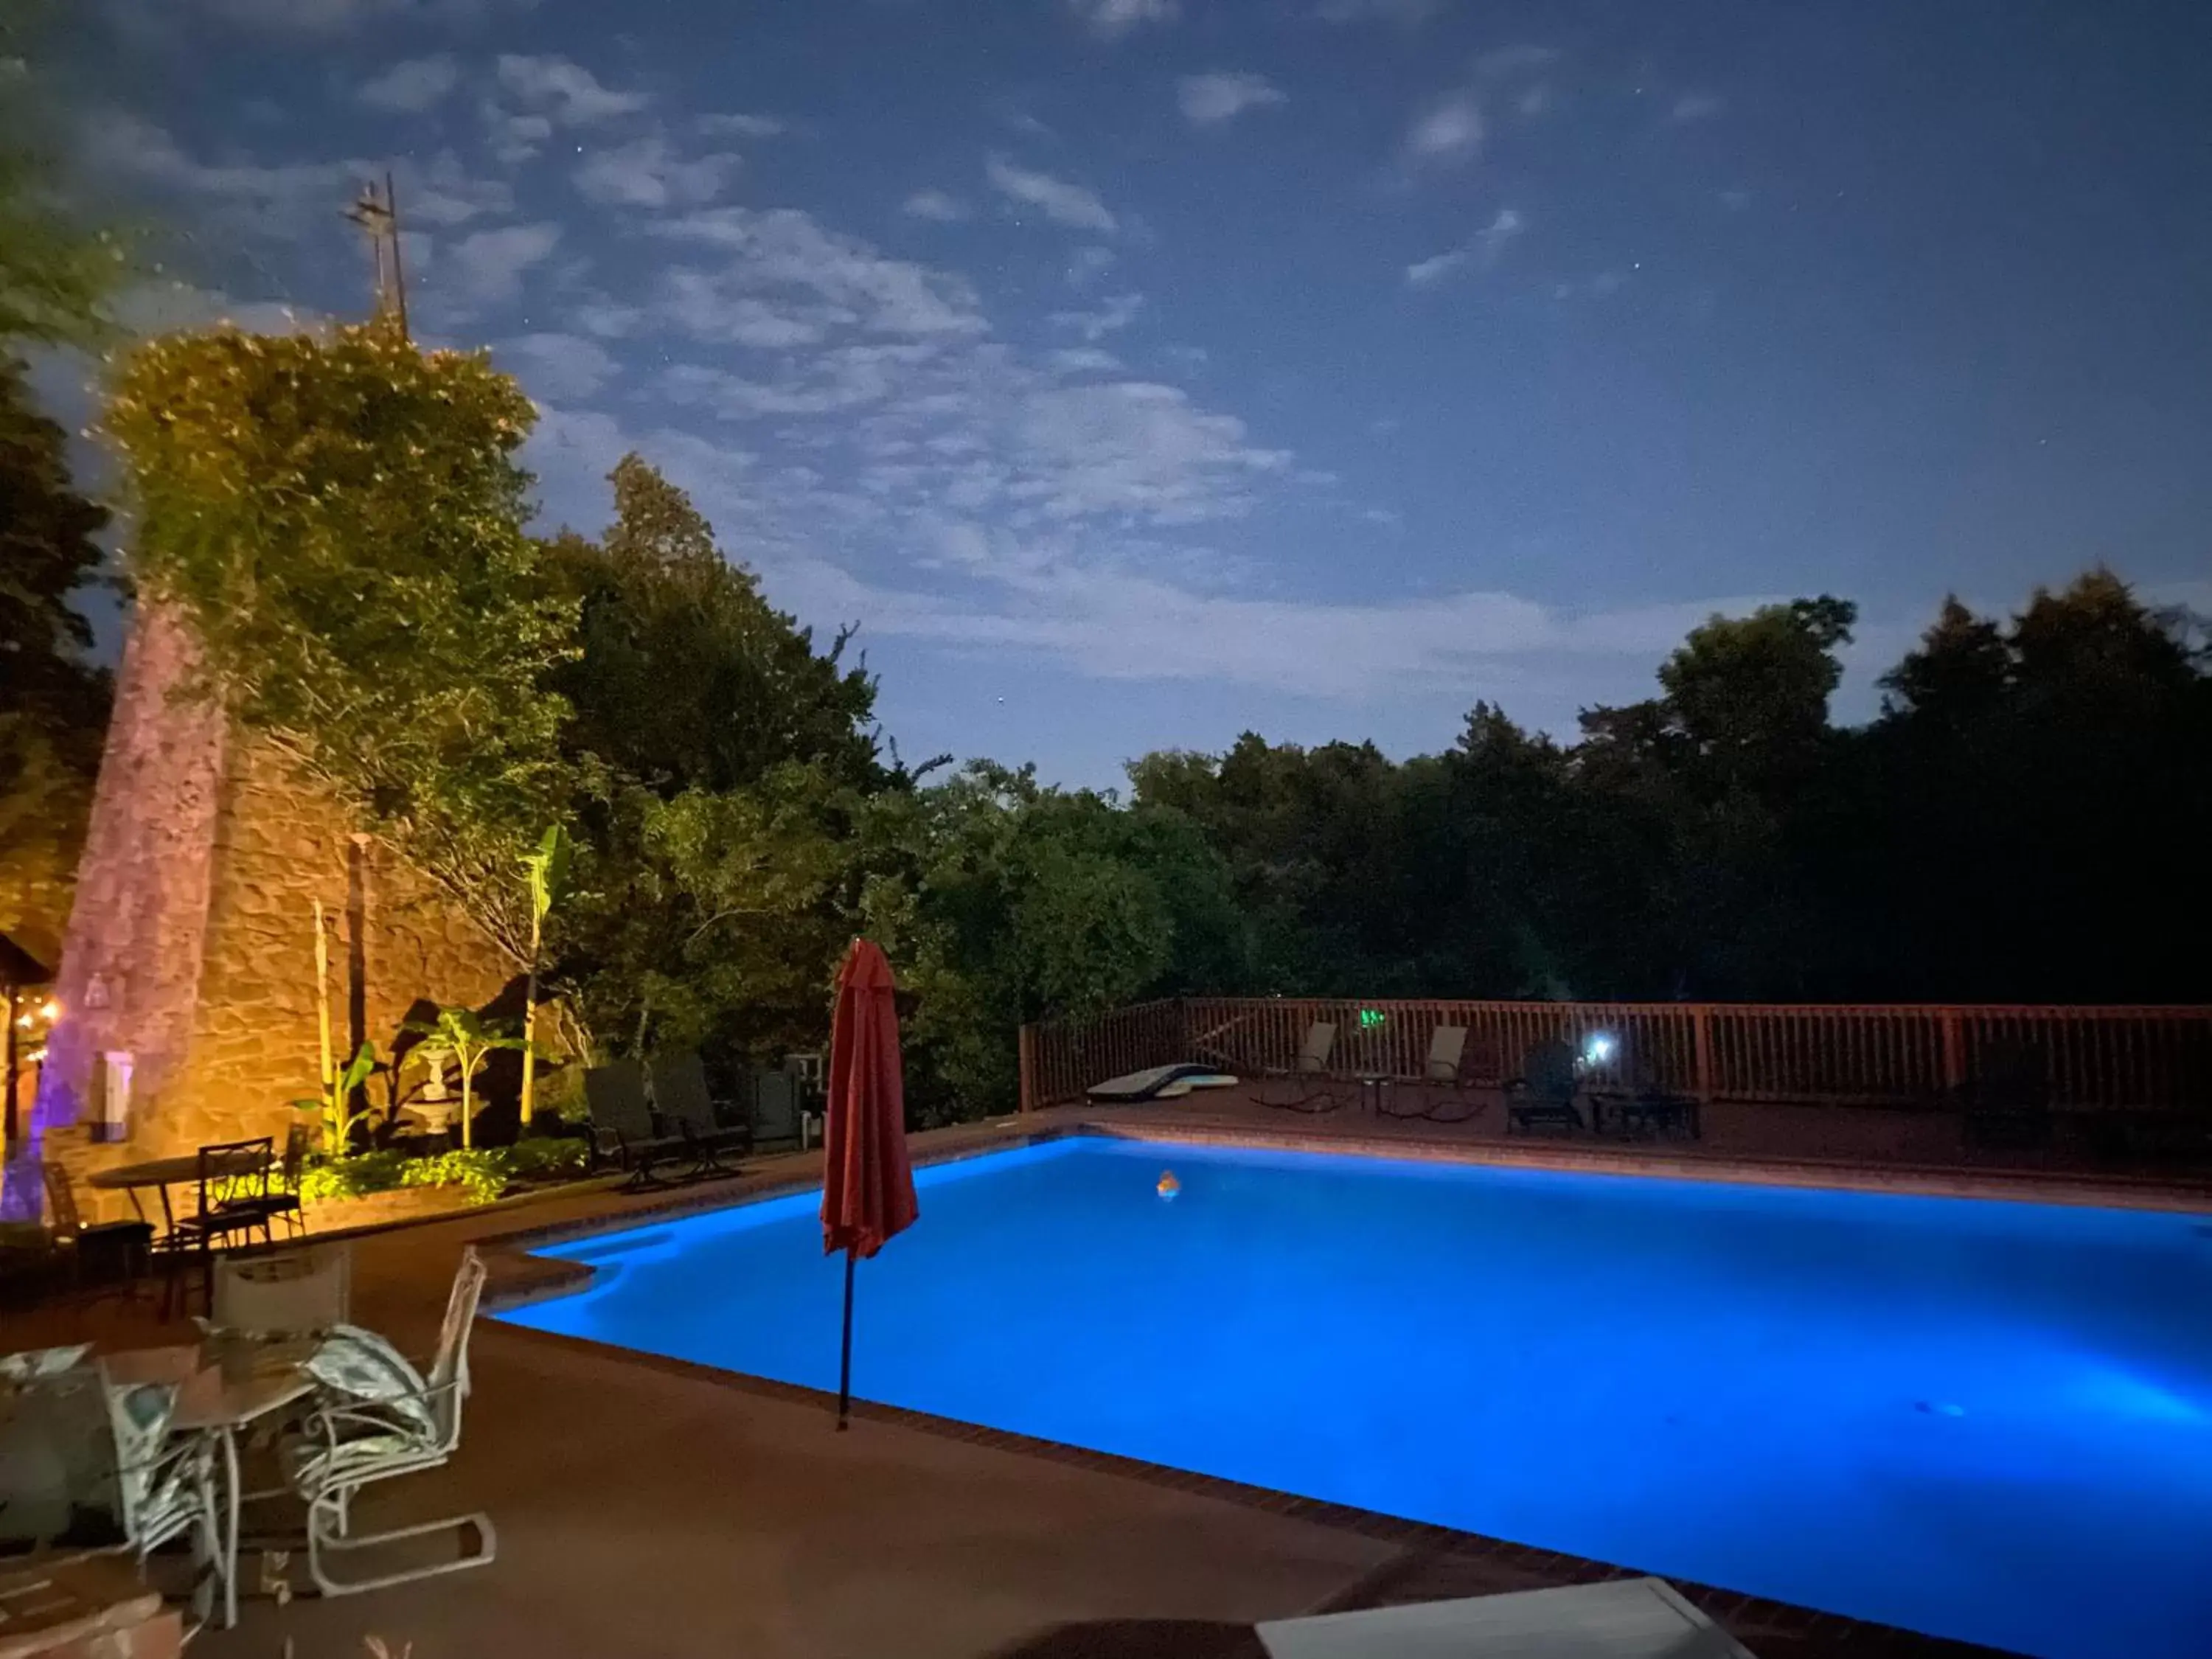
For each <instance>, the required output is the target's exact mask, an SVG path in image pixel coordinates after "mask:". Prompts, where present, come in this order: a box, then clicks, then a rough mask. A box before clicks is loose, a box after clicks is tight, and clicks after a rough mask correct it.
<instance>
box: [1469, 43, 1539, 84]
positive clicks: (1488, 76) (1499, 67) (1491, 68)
mask: <svg viewBox="0 0 2212 1659" xmlns="http://www.w3.org/2000/svg"><path fill="white" fill-rule="evenodd" d="M1558 62H1559V49H1558V48H1557V47H1556V46H1534V45H1532V44H1529V43H1528V42H1522V44H1521V45H1518V46H1493V47H1492V48H1491V50H1489V51H1488V52H1484V53H1482V54H1481V55H1480V57H1478V58H1476V59H1475V60H1474V72H1475V74H1476V75H1478V76H1481V77H1482V78H1483V79H1485V80H1491V81H1506V80H1511V79H1513V78H1515V77H1516V76H1524V75H1534V73H1536V72H1537V71H1538V70H1547V69H1549V68H1550V67H1551V66H1552V65H1553V64H1556V63H1558Z"/></svg>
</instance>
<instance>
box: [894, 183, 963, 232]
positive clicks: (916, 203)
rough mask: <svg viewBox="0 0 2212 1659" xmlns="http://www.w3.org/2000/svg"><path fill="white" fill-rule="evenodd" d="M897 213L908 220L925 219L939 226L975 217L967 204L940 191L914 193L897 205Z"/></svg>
mask: <svg viewBox="0 0 2212 1659" xmlns="http://www.w3.org/2000/svg"><path fill="white" fill-rule="evenodd" d="M899 211H900V212H901V213H903V214H905V215H906V216H908V218H910V219H927V220H931V221H933V222H935V223H937V224H940V225H951V224H957V223H958V222H960V221H961V220H963V219H972V218H974V217H975V209H973V208H971V207H969V205H968V204H967V203H965V202H963V201H962V200H961V199H960V198H959V197H957V196H948V195H947V194H945V191H941V190H918V191H915V193H914V194H913V195H911V196H909V197H907V198H906V200H905V201H903V202H902V203H900V204H899Z"/></svg>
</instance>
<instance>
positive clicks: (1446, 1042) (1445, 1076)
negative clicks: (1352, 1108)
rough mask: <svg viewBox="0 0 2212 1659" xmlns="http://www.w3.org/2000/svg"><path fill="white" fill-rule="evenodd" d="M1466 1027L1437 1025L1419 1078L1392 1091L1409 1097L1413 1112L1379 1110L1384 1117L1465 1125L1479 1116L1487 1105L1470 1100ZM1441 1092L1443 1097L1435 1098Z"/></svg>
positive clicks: (1471, 1082) (1471, 1086)
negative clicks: (1411, 1101) (1470, 1119)
mask: <svg viewBox="0 0 2212 1659" xmlns="http://www.w3.org/2000/svg"><path fill="white" fill-rule="evenodd" d="M1467 1061H1468V1048H1467V1027H1465V1026H1464V1025H1439V1026H1437V1029H1436V1030H1435V1031H1434V1032H1432V1033H1431V1035H1430V1037H1429V1057H1428V1060H1427V1061H1426V1062H1425V1064H1424V1065H1423V1066H1422V1067H1421V1075H1420V1076H1419V1078H1417V1079H1409V1080H1408V1081H1407V1083H1406V1084H1405V1085H1402V1086H1401V1087H1400V1088H1398V1089H1395V1090H1393V1091H1390V1092H1391V1094H1392V1095H1393V1096H1394V1097H1396V1098H1397V1099H1400V1100H1403V1099H1406V1098H1407V1097H1411V1098H1412V1100H1413V1107H1412V1109H1407V1108H1404V1107H1398V1106H1389V1107H1383V1108H1381V1109H1382V1111H1383V1115H1385V1116H1386V1117H1409V1118H1422V1119H1425V1120H1426V1121H1429V1122H1431V1123H1464V1122H1466V1121H1468V1119H1469V1118H1474V1117H1480V1116H1481V1115H1482V1114H1483V1113H1484V1112H1485V1111H1486V1110H1487V1109H1488V1108H1489V1105H1490V1103H1489V1102H1488V1101H1487V1100H1484V1099H1481V1098H1480V1097H1471V1096H1470V1093H1469V1091H1471V1090H1472V1089H1474V1086H1475V1080H1474V1077H1473V1075H1472V1074H1471V1073H1470V1072H1469V1069H1468V1064H1467ZM1439 1091H1441V1092H1442V1095H1443V1098H1442V1099H1441V1100H1439V1099H1437V1094H1438V1092H1439Z"/></svg>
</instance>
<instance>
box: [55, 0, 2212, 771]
mask: <svg viewBox="0 0 2212 1659" xmlns="http://www.w3.org/2000/svg"><path fill="white" fill-rule="evenodd" d="M66 9H67V10H72V11H75V12H76V13H77V14H78V15H77V16H76V18H75V19H74V20H73V23H72V27H71V29H70V37H71V38H69V39H66V40H64V41H63V42H62V43H61V45H62V46H63V56H64V61H63V62H62V63H61V64H59V65H58V68H57V75H58V82H59V86H60V88H61V90H62V91H63V93H64V102H65V104H66V106H67V107H68V109H69V110H70V112H72V113H73V114H74V115H75V117H76V118H77V119H78V120H79V121H80V122H81V127H80V129H79V130H78V131H77V132H76V135H75V138H74V141H73V148H74V149H76V153H77V154H78V155H79V157H80V159H81V161H82V164H83V168H84V171H85V173H86V175H87V185H88V188H90V189H93V190H94V191H98V192H100V194H101V195H102V196H103V197H105V199H106V200H107V201H108V202H109V203H110V204H116V205H120V206H123V207H125V208H127V209H128V210H130V211H131V212H134V213H136V214H137V215H138V216H141V217H142V218H143V219H145V220H147V221H149V222H152V223H154V224H155V225H156V226H157V227H161V228H165V230H166V234H165V240H164V244H163V252H162V258H163V259H164V262H165V264H166V267H167V269H166V270H165V273H164V274H165V276H167V278H169V279H171V280H172V281H175V280H181V281H182V282H183V283H186V284H188V285H189V287H188V288H187V289H183V290H179V289H173V288H172V289H162V290H160V291H151V292H147V293H142V294H140V295H136V296H134V297H133V299H132V301H131V307H132V308H133V313H134V315H136V316H137V319H139V320H141V321H145V322H158V321H162V320H189V319H198V318H204V317H206V316H211V315H215V314H218V313H222V314H228V315H232V316H235V317H238V318H240V319H244V320H247V321H250V322H252V323H254V324H257V325H270V326H276V325H282V319H281V317H280V315H279V309H278V308H279V307H282V306H289V307H292V308H293V309H294V311H295V313H299V314H301V315H305V316H309V317H313V316H320V315H331V314H341V315H349V316H350V315H357V314H359V313H361V312H362V310H363V308H364V307H365V306H366V303H367V289H368V278H367V258H366V254H365V252H364V250H363V248H362V245H361V243H360V240H359V238H358V236H357V234H356V233H355V232H354V231H353V230H352V229H351V228H349V227H348V226H347V225H346V224H345V223H344V222H343V220H342V219H341V218H340V216H339V214H340V210H341V209H342V208H343V205H344V204H345V203H346V202H347V200H348V199H349V197H350V196H351V194H352V192H353V189H354V181H355V180H356V179H358V178H361V177H365V176H368V175H369V174H371V173H381V172H382V171H383V169H384V168H385V167H391V168H392V170H393V171H394V172H395V173H396V174H397V177H398V193H399V202H400V209H401V212H402V216H403V217H404V220H405V221H406V222H407V223H408V224H409V226H410V234H409V236H408V239H407V252H408V255H409V258H410V266H411V270H410V278H411V281H410V301H411V303H412V312H413V319H414V322H415V325H416V332H417V334H418V336H420V337H422V338H423V339H425V340H427V341H429V342H433V343H441V344H444V343H453V344H467V345H477V344H489V345H490V346H491V347H492V348H493V349H494V351H495V356H496V358H497V360H498V361H499V362H501V364H502V365H504V366H505V367H507V368H509V369H511V370H512V371H513V373H515V374H517V375H519V376H520V379H521V380H522V382H523V384H524V386H526V389H527V390H528V391H529V392H530V393H531V395H532V397H533V398H536V399H537V400H538V403H539V404H540V406H541V408H542V410H543V421H542V424H541V428H540V430H539V433H538V436H537V438H536V439H534V440H533V441H532V447H531V449H530V451H529V455H528V459H529V460H530V463H531V465H532V466H533V468H534V469H535V470H536V471H537V472H538V476H539V485H538V489H539V495H540V498H541V500H542V502H543V505H544V516H545V518H546V520H548V522H549V523H552V522H558V521H562V520H566V521H568V522H571V523H574V524H575V525H577V526H580V527H583V528H586V529H596V528H597V527H598V526H599V525H600V524H601V523H603V522H604V520H605V514H606V502H605V495H606V492H605V485H604V483H603V477H602V475H604V474H605V471H607V469H608V468H609V466H610V465H611V464H612V463H613V461H614V460H615V459H617V457H618V456H619V455H620V454H621V453H623V451H624V450H626V449H629V448H636V449H638V450H641V451H642V452H643V453H645V454H646V455H647V458H648V459H652V460H653V461H654V462H656V463H657V464H659V465H660V466H662V467H663V468H664V470H665V471H667V472H668V473H669V474H670V475H671V477H674V478H675V479H676V480H677V481H678V483H681V484H683V485H684V487H685V488H687V489H690V490H691V491H692V492H693V494H694V495H695V496H696V499H697V500H698V501H699V503H700V505H701V506H702V507H703V508H704V509H705V510H706V511H707V513H708V514H709V516H711V517H712V518H713V520H714V522H715V525H716V527H717V529H718V531H719V532H720V536H721V538H722V541H723V544H724V545H725V546H726V548H728V549H729V550H731V551H732V553H733V554H735V555H737V556H741V557H743V558H744V559H745V560H747V561H748V562H750V563H751V564H752V565H753V566H754V567H755V568H757V569H758V570H760V571H761V573H762V574H763V578H764V580H765V583H766V586H767V590H768V592H769V595H770V597H771V598H772V599H774V600H775V602H776V603H778V604H779V605H782V606H784V607H785V608H787V609H789V610H792V611H795V612H797V613H798V614H799V616H800V617H801V618H802V619H804V620H805V621H807V622H809V623H813V624H815V625H816V626H817V628H818V629H822V630H823V631H824V632H827V631H829V630H832V629H835V628H836V626H837V625H838V624H840V623H854V622H857V623H860V630H861V631H860V643H861V644H863V645H865V647H866V649H867V651H868V653H869V661H870V663H871V665H872V666H873V667H874V668H875V669H877V670H878V671H879V672H880V673H881V674H882V676H883V679H884V696H883V701H882V705H881V712H882V714H883V716H884V721H885V724H886V727H887V729H888V730H889V732H891V733H892V734H894V735H895V736H896V737H897V738H898V739H899V742H900V745H901V747H902V750H904V751H905V752H906V754H907V755H908V757H919V756H921V755H926V754H929V753H932V752H934V751H937V750H953V751H956V752H957V753H958V754H959V755H961V756H963V757H965V756H969V755H975V754H990V755H993V756H995V757H1000V758H1002V759H1006V760H1020V759H1024V758H1034V759H1036V761H1037V762H1038V763H1040V766H1041V769H1042V771H1043V773H1044V774H1045V775H1047V776H1048V777H1052V778H1056V779H1060V780H1064V781H1075V782H1091V783H1106V782H1111V781H1115V779H1116V778H1117V776H1118V773H1119V766H1120V763H1121V761H1122V760H1123V759H1124V758H1126V757H1131V756H1133V755H1135V754H1138V753H1140V752H1142V751H1144V750H1148V749H1152V748H1157V747H1166V746H1192V747H1203V748H1219V747H1221V746H1224V745H1225V744H1227V743H1228V742H1230V741H1231V739H1233V738H1234V737H1235V736H1236V734H1237V732H1238V731H1240V730H1242V729H1243V728H1245V727H1248V726H1250V727H1256V728H1258V729H1260V730H1261V731H1263V732H1266V733H1267V734H1268V735H1269V736H1271V737H1274V738H1285V739H1292V740H1297V741H1306V742H1312V741H1320V740H1323V739H1326V738H1332V737H1355V738H1357V737H1373V738H1376V740H1377V741H1378V742H1380V743H1381V744H1383V746H1384V747H1385V748H1386V749H1388V750H1392V751H1393V752H1399V753H1403V752H1407V751H1410V750H1423V749H1434V748H1437V747H1440V746H1442V745H1443V744H1447V743H1449V741H1451V739H1452V738H1453V736H1454V735H1455V732H1456V730H1457V728H1458V725H1459V720H1460V716H1461V714H1462V713H1463V712H1464V710H1465V709H1466V708H1468V706H1469V705H1470V704H1472V703H1473V702H1474V701H1475V700H1476V699H1478V698H1489V699H1492V700H1493V701H1497V702H1502V703H1503V704H1504V706H1505V708H1507V710H1508V711H1509V712H1510V713H1511V714H1514V715H1515V716H1516V717H1517V718H1519V719H1520V720H1523V721H1524V722H1526V723H1528V724H1531V725H1534V726H1543V727H1546V728H1548V729H1550V730H1552V731H1553V732H1557V733H1559V734H1561V735H1563V736H1564V735H1571V733H1572V732H1573V730H1574V715H1575V711H1576V709H1577V707H1579V706H1582V705H1584V704H1588V703H1591V702H1605V701H1613V702H1618V701H1622V700H1626V699H1629V698H1632V697H1636V696H1643V695H1645V694H1646V692H1647V690H1648V689H1649V687H1650V671H1651V669H1652V667H1653V665H1655V664H1656V662H1657V661H1658V659H1660V657H1661V656H1662V655H1663V654H1664V653H1665V652H1666V651H1667V650H1668V648H1669V647H1671V646H1672V645H1673V644H1674V643H1675V642H1676V641H1678V640H1679V639H1680V635H1681V634H1682V633H1683V631H1684V630H1685V629H1686V628H1687V627H1689V626H1690V625H1692V623H1695V622H1697V621H1698V620H1699V619H1701V618H1702V617H1704V616H1705V614H1707V613H1708V612H1709V611H1713V610H1715V609H1722V610H1740V609H1741V608H1743V607H1745V606H1747V605H1750V604H1753V603H1755V602H1757V601H1759V600H1760V599H1773V598H1787V597H1790V596H1792V595H1796V594H1802V593H1811V592H1820V591H1823V590H1825V591H1830V592H1837V593H1839V594H1842V595H1844V596H1845V597H1848V598H1851V599H1857V600H1858V601H1859V602H1860V604H1861V606H1862V615H1863V628H1862V632H1861V642H1860V645H1859V647H1857V649H1856V651H1855V652H1854V653H1853V665H1854V670H1855V671H1854V675H1853V678H1852V681H1851V684H1850V685H1849V686H1848V687H1847V690H1846V693H1845V695H1844V698H1843V700H1842V702H1841V704H1840V707H1839V713H1840V714H1844V715H1846V716H1849V717H1853V718H1860V717H1863V716H1864V715H1865V714H1867V713H1869V711H1870V710H1871V708H1872V707H1873V692H1872V689H1871V675H1872V674H1873V673H1874V672H1875V671H1879V670H1880V668H1881V667H1882V666H1885V665H1887V663H1888V662H1890V661H1892V660H1893V659H1894V658H1895V657H1896V655H1897V654H1898V653H1899V652H1900V651H1901V650H1902V649H1903V648H1904V647H1905V645H1906V644H1907V643H1908V641H1910V639H1911V636H1912V635H1913V634H1914V633H1916V632H1917V630H1918V629H1919V628H1920V627H1921V626H1923V624H1924V623H1925V622H1926V621H1927V619H1928V617H1929V615H1930V613H1931V612H1932V610H1933V607H1934V605H1936V601H1937V600H1938V599H1940V598H1941V596H1942V593H1943V592H1945V591H1946V590H1947V589H1956V590H1958V591H1959V592H1960V593H1961V594H1962V595H1963V596H1964V597H1966V599H1968V600H1969V601H1970V602H1972V603H1976V604H1978V605H1983V606H1986V607H1989V608H1991V609H2008V608H2011V607H2014V606H2016V605H2018V604H2019V603H2020V602H2021V600H2022V599H2024V598H2025V597H2026V594H2027V590H2028V588H2029V587H2030V586H2032V585H2033V584H2034V583H2036V582H2038V581H2049V580H2063V579H2064V578H2065V577H2066V576H2068V575H2069V574H2072V573H2073V572H2074V571H2075V570H2077V569H2078V568H2081V567H2082V566H2083V565H2085V564H2087V563H2088V562H2093V561H2095V560H2099V559H2102V560H2104V561H2106V562H2109V563H2110V564H2111V565H2112V567H2113V568H2116V569H2118V571H2119V572H2120V573H2121V574H2124V575H2125V576H2127V577H2128V578H2130V580H2135V581H2136V582H2137V583H2139V584H2140V585H2141V586H2142V589H2143V591H2144V592H2146V594H2147V595H2148V596H2150V597H2153V598H2156V599H2171V600H2185V601H2188V602H2190V603H2192V604H2194V605H2197V606H2199V607H2200V608H2203V609H2207V610H2212V546H2208V540H2212V538H2208V534H2207V530H2208V526H2212V6H2207V5H2206V4H2204V3H2203V0H2179V3H2170V4H2153V3H2127V0H2120V3H2103V4H2095V5H2091V4H2087V3H2081V0H2069V3H2051V4H2046V3H2024V0H2012V3H2003V0H1910V3H1907V0H1894V3H1892V0H1826V3H1808V4H1776V3H1761V4H1719V3H1705V0H1667V3H1664V4H1661V3H1579V4H1577V3H1551V4H1545V5H1541V6H1539V5H1524V4H1496V3H1488V4H1477V3H1474V0H1460V3H1453V0H1283V3H1259V0H750V3H734V0H627V3H620V4H615V3H608V0H538V3H534V4H532V3H528V0H80V3H79V4H78V5H77V6H75V7H72V8H66Z"/></svg>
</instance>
